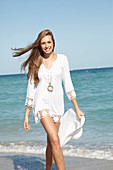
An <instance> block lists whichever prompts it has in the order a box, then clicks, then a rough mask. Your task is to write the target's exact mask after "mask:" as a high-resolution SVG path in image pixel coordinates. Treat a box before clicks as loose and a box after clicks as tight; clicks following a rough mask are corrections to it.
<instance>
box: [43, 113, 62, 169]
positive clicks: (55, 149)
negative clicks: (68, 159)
mask: <svg viewBox="0 0 113 170" xmlns="http://www.w3.org/2000/svg"><path fill="white" fill-rule="evenodd" d="M41 123H42V125H43V127H44V128H45V130H46V132H47V134H48V136H49V140H50V142H51V147H52V155H53V157H54V161H55V163H56V166H57V168H58V170H65V167H64V158H63V153H62V150H61V147H60V141H59V136H58V132H57V129H56V126H55V124H54V122H53V119H52V118H51V117H49V116H47V117H46V118H42V119H41Z"/></svg>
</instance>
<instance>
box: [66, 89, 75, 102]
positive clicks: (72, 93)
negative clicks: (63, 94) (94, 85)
mask: <svg viewBox="0 0 113 170" xmlns="http://www.w3.org/2000/svg"><path fill="white" fill-rule="evenodd" d="M67 97H68V99H69V100H72V99H73V98H76V93H75V91H74V90H72V91H70V92H67Z"/></svg>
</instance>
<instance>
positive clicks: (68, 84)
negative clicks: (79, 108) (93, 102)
mask: <svg viewBox="0 0 113 170" xmlns="http://www.w3.org/2000/svg"><path fill="white" fill-rule="evenodd" d="M62 79H63V84H64V88H65V92H66V94H67V97H68V99H69V100H72V99H73V98H76V93H75V90H74V87H73V84H72V80H71V75H70V71H69V63H68V60H67V57H66V56H64V55H63V77H62Z"/></svg>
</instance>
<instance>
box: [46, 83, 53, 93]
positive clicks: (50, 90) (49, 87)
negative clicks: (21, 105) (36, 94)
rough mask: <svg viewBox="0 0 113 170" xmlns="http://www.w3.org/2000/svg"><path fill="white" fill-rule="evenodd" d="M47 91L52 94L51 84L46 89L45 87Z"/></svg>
mask: <svg viewBox="0 0 113 170" xmlns="http://www.w3.org/2000/svg"><path fill="white" fill-rule="evenodd" d="M47 90H48V91H49V92H52V91H53V86H52V85H51V83H49V85H48V87H47Z"/></svg>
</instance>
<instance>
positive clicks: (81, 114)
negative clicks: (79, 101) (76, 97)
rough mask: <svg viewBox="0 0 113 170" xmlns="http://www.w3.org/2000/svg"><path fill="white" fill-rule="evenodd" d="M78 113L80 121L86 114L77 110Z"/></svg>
mask: <svg viewBox="0 0 113 170" xmlns="http://www.w3.org/2000/svg"><path fill="white" fill-rule="evenodd" d="M76 113H77V115H78V118H79V120H81V116H84V113H83V112H82V111H81V110H80V109H77V110H76Z"/></svg>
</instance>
